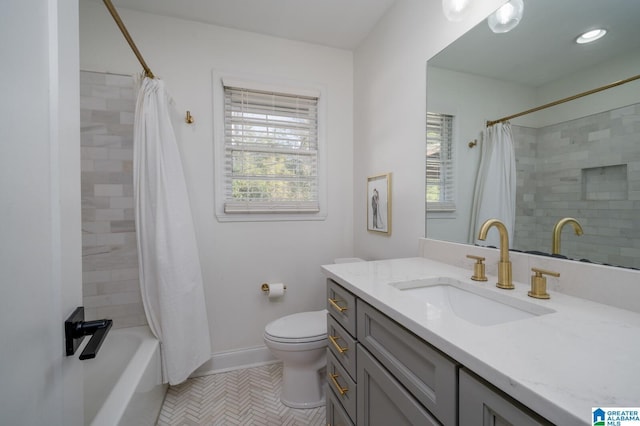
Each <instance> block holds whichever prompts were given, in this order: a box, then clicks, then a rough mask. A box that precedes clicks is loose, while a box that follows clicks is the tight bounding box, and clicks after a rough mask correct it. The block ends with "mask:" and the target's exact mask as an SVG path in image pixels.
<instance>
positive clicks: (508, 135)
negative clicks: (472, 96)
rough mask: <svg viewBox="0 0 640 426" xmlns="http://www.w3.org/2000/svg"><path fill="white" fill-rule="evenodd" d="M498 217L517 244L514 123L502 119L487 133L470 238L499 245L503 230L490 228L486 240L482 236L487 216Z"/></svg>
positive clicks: (474, 201)
mask: <svg viewBox="0 0 640 426" xmlns="http://www.w3.org/2000/svg"><path fill="white" fill-rule="evenodd" d="M492 218H496V219H499V220H500V221H501V222H502V223H504V225H505V227H506V228H507V231H508V232H509V244H510V245H511V246H512V247H513V237H514V235H513V232H514V229H515V220H516V156H515V152H514V147H513V133H512V132H511V124H510V123H509V122H506V123H498V124H494V125H493V126H490V127H488V128H487V129H486V130H485V133H484V140H483V143H482V154H481V158H480V166H479V167H478V177H477V179H476V186H475V191H474V196H473V204H472V207H471V226H469V242H470V243H472V244H481V245H491V246H495V247H499V242H500V238H499V234H498V232H497V231H490V232H489V233H488V235H487V239H486V240H485V241H480V240H478V232H479V231H480V227H481V226H482V224H483V223H484V222H485V221H486V220H487V219H492Z"/></svg>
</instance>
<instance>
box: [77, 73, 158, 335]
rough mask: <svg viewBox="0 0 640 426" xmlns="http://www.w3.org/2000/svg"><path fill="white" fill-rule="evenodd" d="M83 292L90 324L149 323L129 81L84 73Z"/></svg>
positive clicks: (126, 78) (82, 121) (81, 91)
mask: <svg viewBox="0 0 640 426" xmlns="http://www.w3.org/2000/svg"><path fill="white" fill-rule="evenodd" d="M80 107H81V110H80V114H81V117H80V121H81V139H82V140H81V151H82V166H81V171H82V177H81V186H82V271H83V273H82V287H83V302H84V306H85V309H86V310H85V312H86V315H87V318H88V319H97V318H111V319H113V326H114V327H117V328H120V327H131V326H137V325H144V324H146V323H147V321H146V318H145V315H144V309H143V306H142V299H141V295H140V284H139V279H138V255H137V246H136V232H135V223H134V213H133V168H132V167H133V115H134V108H135V96H134V91H133V78H132V77H130V76H121V75H112V74H103V73H95V72H87V71H82V72H81V73H80Z"/></svg>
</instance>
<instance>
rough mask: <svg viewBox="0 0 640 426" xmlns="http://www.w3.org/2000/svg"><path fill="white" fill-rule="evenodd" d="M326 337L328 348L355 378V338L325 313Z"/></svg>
mask: <svg viewBox="0 0 640 426" xmlns="http://www.w3.org/2000/svg"><path fill="white" fill-rule="evenodd" d="M327 337H328V338H329V343H328V345H329V350H330V351H331V353H332V354H333V355H334V356H335V357H336V359H337V360H338V361H339V362H340V364H341V365H342V367H344V369H345V370H347V373H349V375H350V376H351V378H352V379H354V380H355V378H356V340H355V339H354V338H353V337H351V336H350V335H349V333H347V332H346V330H345V329H344V328H342V326H341V325H340V324H338V322H337V321H336V320H335V319H334V318H333V317H332V316H331V315H327Z"/></svg>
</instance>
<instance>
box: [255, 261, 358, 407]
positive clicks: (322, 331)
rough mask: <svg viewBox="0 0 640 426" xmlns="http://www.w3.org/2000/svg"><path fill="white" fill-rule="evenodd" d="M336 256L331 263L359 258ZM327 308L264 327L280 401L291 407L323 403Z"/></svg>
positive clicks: (284, 319)
mask: <svg viewBox="0 0 640 426" xmlns="http://www.w3.org/2000/svg"><path fill="white" fill-rule="evenodd" d="M362 261H363V260H362V259H356V258H348V259H336V260H335V263H348V262H362ZM327 341H328V339H327V310H326V309H323V310H321V311H312V312H300V313H297V314H292V315H287V316H284V317H282V318H278V319H277V320H275V321H272V322H270V323H269V324H267V325H266V327H265V328H264V343H265V345H266V346H267V347H268V348H269V350H270V351H271V353H272V354H273V356H275V357H276V358H278V359H279V360H281V361H282V394H281V396H280V401H282V403H283V404H284V405H286V406H287V407H291V408H315V407H319V406H321V405H324V403H325V401H324V387H323V385H324V382H325V378H324V375H325V367H326V365H327V352H326V350H327Z"/></svg>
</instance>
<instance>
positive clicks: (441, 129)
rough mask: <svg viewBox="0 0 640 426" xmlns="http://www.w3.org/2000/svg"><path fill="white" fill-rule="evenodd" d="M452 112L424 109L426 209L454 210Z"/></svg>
mask: <svg viewBox="0 0 640 426" xmlns="http://www.w3.org/2000/svg"><path fill="white" fill-rule="evenodd" d="M453 166H454V164H453V116H451V115H446V114H438V113H432V112H427V172H426V178H427V186H426V188H427V191H426V201H427V210H430V211H455V209H456V205H455V199H454V167H453Z"/></svg>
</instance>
